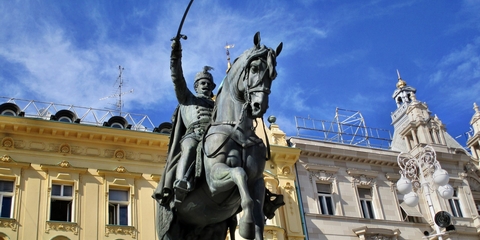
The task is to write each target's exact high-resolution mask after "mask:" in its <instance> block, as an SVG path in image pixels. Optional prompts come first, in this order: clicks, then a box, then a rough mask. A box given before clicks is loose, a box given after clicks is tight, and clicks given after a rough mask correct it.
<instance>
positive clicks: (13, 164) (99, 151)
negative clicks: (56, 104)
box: [0, 115, 304, 240]
mask: <svg viewBox="0 0 480 240" xmlns="http://www.w3.org/2000/svg"><path fill="white" fill-rule="evenodd" d="M265 130H266V131H268V132H269V134H270V135H271V134H272V131H270V129H265ZM276 134H277V135H276V136H273V135H272V137H273V138H272V140H275V139H277V140H275V142H273V145H272V147H271V153H272V158H271V160H270V161H268V162H267V166H268V167H267V169H266V170H267V171H266V172H265V180H266V183H267V187H268V188H269V190H270V191H271V192H273V193H277V194H281V195H283V196H284V199H285V200H286V201H285V202H286V203H287V205H286V206H284V207H281V208H280V209H278V210H277V212H276V215H275V217H274V218H273V219H272V220H268V221H267V226H266V229H265V237H266V239H290V240H292V239H304V235H303V229H302V225H301V221H300V212H299V210H298V201H297V195H296V191H295V188H294V187H293V186H295V170H294V164H295V162H296V160H297V159H298V155H299V152H300V151H299V150H298V149H294V148H289V147H286V142H285V136H284V134H283V135H282V136H278V132H276ZM280 135H281V131H280ZM278 139H280V140H281V141H279V140H278ZM168 141H169V136H168V135H167V134H159V133H152V132H141V131H133V130H128V129H116V128H110V127H102V126H93V125H87V124H81V123H80V124H78V123H64V122H57V121H50V120H44V119H35V118H26V117H14V116H3V115H0V160H1V161H0V181H2V184H3V183H4V182H5V181H6V182H13V189H12V192H11V193H9V192H7V195H8V194H11V195H12V196H13V197H12V205H13V208H12V209H13V211H12V213H11V215H10V216H9V217H3V218H0V239H12V240H14V239H19V240H20V239H54V240H63V239H71V240H74V239H78V240H81V239H82V240H91V239H149V240H151V239H157V236H156V230H155V224H154V223H155V201H154V200H153V199H152V197H151V195H152V193H153V190H154V189H155V188H156V186H157V184H158V181H159V179H160V177H161V173H162V172H163V168H164V165H165V159H166V154H167V149H168ZM53 185H56V186H58V185H66V186H67V188H68V186H71V187H72V195H71V197H69V199H70V200H71V201H72V202H73V204H72V215H71V220H69V221H51V220H50V209H51V208H52V204H53V205H55V203H53V202H54V200H56V199H55V196H52V192H53V191H55V190H54V187H55V186H53ZM0 187H2V185H0ZM2 190H5V189H3V187H2V189H1V190H0V195H2V196H7V195H5V193H1V191H2ZM112 190H122V191H127V192H128V193H127V194H128V197H127V201H128V208H127V210H126V211H127V213H128V216H129V217H128V224H124V225H120V224H109V194H110V192H112ZM7 198H8V196H7ZM4 203H5V202H4ZM110 207H111V206H110ZM120 211H121V210H120ZM237 239H239V238H237Z"/></svg>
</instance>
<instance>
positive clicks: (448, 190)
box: [438, 184, 453, 199]
mask: <svg viewBox="0 0 480 240" xmlns="http://www.w3.org/2000/svg"><path fill="white" fill-rule="evenodd" d="M438 194H439V195H440V197H442V198H443V199H450V198H452V197H453V187H452V186H451V185H450V184H445V185H443V186H440V187H438Z"/></svg>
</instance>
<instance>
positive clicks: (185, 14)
mask: <svg viewBox="0 0 480 240" xmlns="http://www.w3.org/2000/svg"><path fill="white" fill-rule="evenodd" d="M192 3H193V0H190V2H189V3H188V6H187V9H185V13H183V17H182V21H181V22H180V26H178V31H177V35H176V36H175V37H174V38H172V39H171V40H172V41H173V40H179V39H180V38H183V39H184V40H187V36H186V35H183V34H181V33H180V32H181V31H182V27H183V22H185V18H186V17H187V14H188V10H190V6H192Z"/></svg>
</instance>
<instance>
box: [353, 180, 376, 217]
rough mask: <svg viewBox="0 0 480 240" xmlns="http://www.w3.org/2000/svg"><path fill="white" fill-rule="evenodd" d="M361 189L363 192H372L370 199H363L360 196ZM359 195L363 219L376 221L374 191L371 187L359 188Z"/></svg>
mask: <svg viewBox="0 0 480 240" xmlns="http://www.w3.org/2000/svg"><path fill="white" fill-rule="evenodd" d="M360 189H362V190H369V191H370V198H366V197H361V196H360ZM357 193H358V200H359V206H360V213H361V214H362V217H363V218H365V219H376V213H375V207H374V203H373V189H372V188H371V187H369V188H366V187H357Z"/></svg>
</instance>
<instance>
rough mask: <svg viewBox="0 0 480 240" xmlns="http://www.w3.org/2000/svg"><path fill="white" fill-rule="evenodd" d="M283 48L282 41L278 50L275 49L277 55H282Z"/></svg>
mask: <svg viewBox="0 0 480 240" xmlns="http://www.w3.org/2000/svg"><path fill="white" fill-rule="evenodd" d="M282 49H283V42H280V44H278V47H277V50H275V56H277V57H278V55H280V53H281V52H282Z"/></svg>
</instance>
